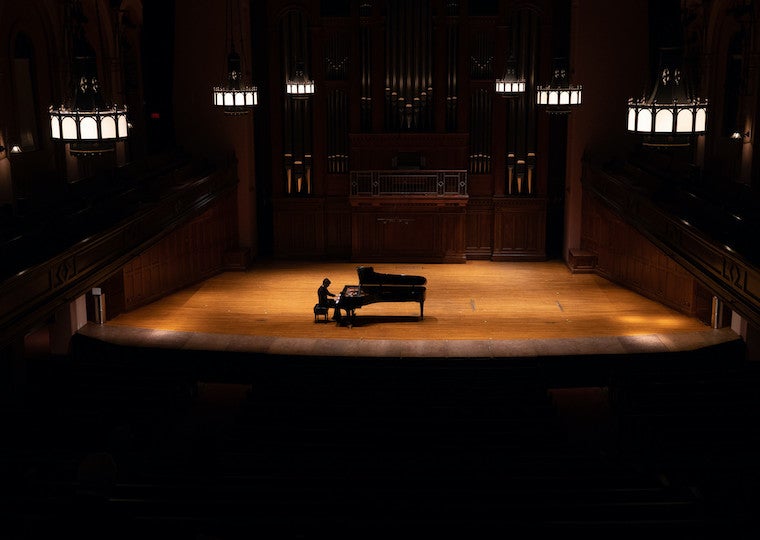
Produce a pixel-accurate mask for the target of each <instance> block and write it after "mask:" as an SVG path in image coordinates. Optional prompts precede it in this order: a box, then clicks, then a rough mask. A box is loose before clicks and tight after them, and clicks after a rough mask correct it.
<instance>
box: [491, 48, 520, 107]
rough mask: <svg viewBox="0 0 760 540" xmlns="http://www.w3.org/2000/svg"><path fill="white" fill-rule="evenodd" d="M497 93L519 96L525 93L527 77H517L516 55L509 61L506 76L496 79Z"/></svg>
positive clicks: (507, 96)
mask: <svg viewBox="0 0 760 540" xmlns="http://www.w3.org/2000/svg"><path fill="white" fill-rule="evenodd" d="M495 90H496V94H497V95H498V96H501V97H506V98H509V97H517V96H521V95H523V94H524V93H525V79H524V78H518V77H517V62H516V61H515V59H514V57H510V59H509V60H508V61H507V67H506V70H505V72H504V76H503V77H502V78H501V79H496V84H495Z"/></svg>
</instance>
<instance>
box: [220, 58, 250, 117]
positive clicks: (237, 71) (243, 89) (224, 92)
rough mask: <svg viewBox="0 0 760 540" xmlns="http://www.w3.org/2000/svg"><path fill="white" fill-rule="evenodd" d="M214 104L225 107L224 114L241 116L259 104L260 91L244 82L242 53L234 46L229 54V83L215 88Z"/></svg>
mask: <svg viewBox="0 0 760 540" xmlns="http://www.w3.org/2000/svg"><path fill="white" fill-rule="evenodd" d="M213 98H214V105H215V106H217V107H223V108H224V114H227V115H231V116H240V115H244V114H248V112H249V111H250V110H251V108H252V107H254V106H256V105H258V104H259V92H258V88H256V87H255V86H245V85H243V83H242V70H241V62H240V55H238V54H237V53H236V52H235V49H234V48H233V49H232V50H231V51H230V54H229V55H228V56H227V84H226V85H225V86H215V87H214V89H213Z"/></svg>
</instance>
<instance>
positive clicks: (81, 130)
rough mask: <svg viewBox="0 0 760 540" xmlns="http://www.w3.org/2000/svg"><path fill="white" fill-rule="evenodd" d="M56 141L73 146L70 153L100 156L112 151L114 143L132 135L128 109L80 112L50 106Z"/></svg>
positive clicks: (53, 135)
mask: <svg viewBox="0 0 760 540" xmlns="http://www.w3.org/2000/svg"><path fill="white" fill-rule="evenodd" d="M50 134H51V137H52V138H53V140H57V141H61V142H67V143H70V146H69V152H71V154H74V155H76V154H79V155H86V154H100V153H104V152H110V151H113V149H114V147H113V144H112V143H113V142H115V141H120V140H124V139H126V138H127V136H128V134H129V127H128V122H127V108H126V107H116V106H114V107H111V108H107V109H94V110H81V109H77V108H73V109H72V108H68V107H65V106H61V107H58V108H53V107H50Z"/></svg>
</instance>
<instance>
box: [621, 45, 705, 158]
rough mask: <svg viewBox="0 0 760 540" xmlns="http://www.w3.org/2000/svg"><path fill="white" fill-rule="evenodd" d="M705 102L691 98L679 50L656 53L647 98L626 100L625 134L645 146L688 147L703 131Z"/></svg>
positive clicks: (691, 94) (691, 93)
mask: <svg viewBox="0 0 760 540" xmlns="http://www.w3.org/2000/svg"><path fill="white" fill-rule="evenodd" d="M706 124H707V100H706V99H701V98H698V97H694V94H693V92H692V91H691V89H690V87H689V82H688V80H687V79H686V76H685V73H684V70H683V67H682V55H681V52H680V49H678V48H675V47H671V48H663V49H661V51H660V68H659V71H658V77H657V80H656V81H655V85H654V89H653V90H652V93H651V94H650V95H649V97H643V98H641V99H637V100H634V99H629V100H628V131H629V132H632V133H638V134H640V135H642V136H643V142H642V144H643V145H645V146H688V145H689V144H690V143H691V138H692V136H694V135H701V134H703V133H704V132H705V126H706Z"/></svg>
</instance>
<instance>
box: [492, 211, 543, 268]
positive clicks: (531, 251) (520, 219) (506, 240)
mask: <svg viewBox="0 0 760 540" xmlns="http://www.w3.org/2000/svg"><path fill="white" fill-rule="evenodd" d="M545 242H546V199H543V198H504V199H495V200H494V249H493V255H492V259H493V260H494V261H512V260H530V261H542V260H545V259H546V244H545Z"/></svg>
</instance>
